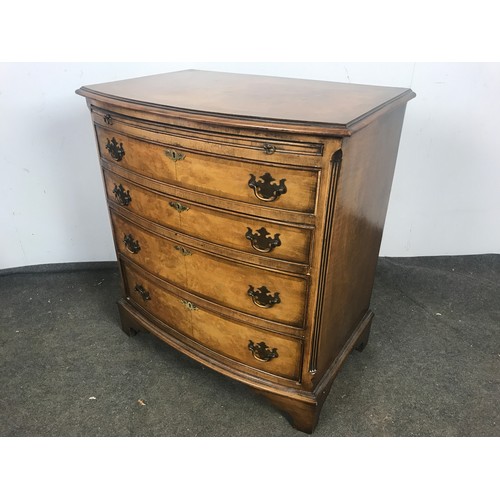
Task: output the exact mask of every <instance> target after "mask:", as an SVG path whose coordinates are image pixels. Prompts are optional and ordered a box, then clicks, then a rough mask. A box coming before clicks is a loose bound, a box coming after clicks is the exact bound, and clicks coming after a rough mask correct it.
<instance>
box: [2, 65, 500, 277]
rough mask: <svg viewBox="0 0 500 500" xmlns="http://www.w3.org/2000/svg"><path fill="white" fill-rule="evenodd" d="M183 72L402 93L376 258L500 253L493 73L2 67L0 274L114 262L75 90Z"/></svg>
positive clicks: (490, 69)
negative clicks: (405, 95) (408, 95)
mask: <svg viewBox="0 0 500 500" xmlns="http://www.w3.org/2000/svg"><path fill="white" fill-rule="evenodd" d="M185 68H199V69H211V70H221V71H232V72H241V73H256V74H268V75H276V76H289V77H300V78H310V79H324V80H332V81H344V82H352V83H365V84H376V85H389V86H401V87H411V88H412V89H413V90H414V91H415V92H416V93H417V98H416V99H414V100H412V101H410V102H409V104H408V108H407V114H406V119H405V124H404V128H403V134H402V140H401V145H400V152H399V157H398V163H397V166H396V175H395V179H394V184H393V189H392V193H391V201H390V205H389V212H388V215H387V222H386V228H385V232H384V238H383V241H382V248H381V255H384V256H417V255H450V254H475V253H500V227H499V226H500V224H499V221H500V189H499V188H500V169H499V168H498V167H499V161H498V159H497V158H498V157H497V147H496V142H497V141H498V125H497V119H496V118H497V116H500V100H499V99H498V88H500V64H479V63H473V64H466V63H459V64H437V63H432V64H427V63H416V64H413V63H397V64H385V63H384V64H378V63H353V64H351V63H349V64H348V63H314V64H308V63H283V64H281V63H213V64H210V63H186V64H183V63H170V64H169V63H164V64H160V63H156V64H152V63H147V64H146V63H143V64H131V63H120V64H109V63H87V64H85V63H69V64H65V63H64V64H63V63H51V64H50V63H49V64H45V63H19V64H16V63H12V64H0V173H1V182H0V229H1V232H0V236H1V242H0V268H9V267H18V266H25V265H32V264H43V263H56V262H57V263H59V262H81V261H99V260H113V259H114V258H115V256H114V251H113V245H112V239H111V232H110V226H109V221H108V215H107V211H106V206H105V202H104V194H103V189H102V186H101V174H100V171H99V165H98V162H97V155H96V148H95V145H94V137H93V131H92V127H91V122H90V117H89V113H88V110H87V107H86V105H85V101H84V99H83V98H81V97H79V96H77V95H76V94H75V93H74V91H75V89H77V88H79V87H80V86H81V85H85V84H92V83H100V82H105V81H111V80H117V79H122V78H131V77H135V76H143V75H148V74H155V73H161V72H168V71H175V70H179V69H185Z"/></svg>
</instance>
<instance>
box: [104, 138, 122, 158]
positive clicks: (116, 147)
mask: <svg viewBox="0 0 500 500" xmlns="http://www.w3.org/2000/svg"><path fill="white" fill-rule="evenodd" d="M106 140H107V141H108V142H107V144H106V149H107V150H108V151H109V154H110V155H111V158H113V160H116V161H121V160H122V158H123V157H124V156H125V150H124V149H123V143H121V142H120V144H118V141H117V140H116V139H115V138H114V137H113V138H112V139H111V140H109V139H108V138H106Z"/></svg>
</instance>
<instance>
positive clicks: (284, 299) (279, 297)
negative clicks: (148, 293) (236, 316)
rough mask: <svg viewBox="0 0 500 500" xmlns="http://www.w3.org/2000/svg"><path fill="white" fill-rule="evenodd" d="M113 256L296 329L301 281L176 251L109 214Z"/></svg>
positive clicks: (302, 299) (301, 314) (301, 313)
mask: <svg viewBox="0 0 500 500" xmlns="http://www.w3.org/2000/svg"><path fill="white" fill-rule="evenodd" d="M111 219H112V222H113V230H114V236H115V242H116V246H117V251H119V252H121V253H123V254H124V255H126V256H127V257H128V258H129V259H130V260H131V261H133V262H134V263H135V264H138V265H139V266H141V267H142V268H143V269H145V270H147V271H149V272H151V273H152V274H154V275H156V276H158V277H160V278H162V279H164V280H166V281H168V282H169V283H172V284H173V285H175V286H178V287H180V288H183V289H185V290H187V291H189V292H192V293H194V294H196V295H199V296H201V297H203V298H205V299H206V300H209V301H211V302H214V303H217V304H220V305H222V306H225V307H228V308H231V309H235V310H237V311H241V312H243V313H246V314H250V315H253V316H257V317H259V318H264V319H266V320H270V321H275V322H279V323H283V324H285V325H291V326H294V327H298V328H301V327H303V324H304V318H305V304H306V295H307V284H308V282H307V278H305V277H304V278H302V277H298V276H294V275H290V274H285V273H280V272H276V271H272V270H268V269H261V268H259V267H256V266H251V265H246V264H242V263H237V262H233V261H231V260H228V259H225V258H222V257H219V256H216V255H213V254H210V253H207V252H204V251H201V250H199V249H194V248H190V247H189V248H188V247H185V246H181V245H179V244H178V243H176V242H175V241H174V240H170V239H168V238H165V237H163V236H159V235H157V234H154V233H152V232H150V231H148V230H146V229H144V228H141V227H139V226H137V225H135V224H133V223H132V222H130V221H128V220H127V219H125V218H122V217H120V216H118V215H117V214H116V213H114V212H112V213H111Z"/></svg>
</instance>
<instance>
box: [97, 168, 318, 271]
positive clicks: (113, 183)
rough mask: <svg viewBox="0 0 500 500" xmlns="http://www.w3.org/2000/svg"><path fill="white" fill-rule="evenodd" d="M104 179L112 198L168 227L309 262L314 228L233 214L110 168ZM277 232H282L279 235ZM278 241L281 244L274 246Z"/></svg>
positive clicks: (251, 250) (254, 251) (255, 251)
mask: <svg viewBox="0 0 500 500" xmlns="http://www.w3.org/2000/svg"><path fill="white" fill-rule="evenodd" d="M104 180H105V185H106V192H107V196H108V199H109V200H111V201H113V202H115V203H118V204H119V205H121V206H122V207H123V208H124V209H125V210H129V211H131V212H132V213H134V214H136V215H139V216H141V217H145V218H146V219H149V220H151V221H153V222H156V223H158V224H161V225H163V226H165V227H168V228H170V229H173V230H175V231H179V232H182V233H184V234H187V235H189V236H194V237H196V238H201V239H203V240H205V241H208V242H210V243H215V244H217V245H224V246H227V247H229V248H234V249H236V250H241V251H244V252H249V253H252V254H256V255H266V256H271V257H272V258H275V259H282V260H286V261H290V262H299V263H305V264H307V263H308V262H309V254H310V248H311V240H312V228H302V227H296V226H291V225H284V224H279V223H276V222H269V221H266V220H265V219H260V218H255V217H248V216H244V215H241V216H240V215H232V214H229V213H227V212H224V211H222V210H217V209H214V208H209V207H206V206H203V205H197V204H193V203H191V202H186V201H184V200H179V199H174V198H169V197H167V196H165V195H163V194H161V193H158V192H156V191H152V190H150V189H147V188H145V187H142V186H139V185H138V184H136V183H134V182H131V181H129V180H127V179H124V178H123V177H120V176H118V175H116V174H114V173H111V172H109V171H106V170H105V171H104ZM262 228H264V229H265V231H266V232H267V233H269V236H268V237H266V238H265V239H262V240H261V239H258V240H257V239H248V237H247V234H248V231H249V229H251V233H252V235H257V236H258V235H259V233H257V231H259V230H261V229H262ZM275 235H278V236H277V238H276V237H275ZM249 236H250V235H249ZM277 242H279V246H273V245H274V244H275V243H277Z"/></svg>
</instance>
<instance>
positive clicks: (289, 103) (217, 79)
mask: <svg viewBox="0 0 500 500" xmlns="http://www.w3.org/2000/svg"><path fill="white" fill-rule="evenodd" d="M77 93H78V94H80V95H84V96H86V97H90V98H95V99H99V98H101V99H102V98H105V99H107V100H113V101H118V102H121V103H123V102H125V103H129V104H134V105H139V106H149V107H154V108H159V109H165V110H181V111H187V112H196V113H202V114H209V115H214V116H230V117H237V118H239V119H242V120H245V119H247V120H248V119H264V120H269V121H275V122H294V123H304V124H308V123H309V124H323V125H325V126H327V125H330V126H336V127H340V128H349V127H351V126H353V125H354V124H355V123H357V122H359V121H360V120H362V119H364V118H366V117H367V116H369V115H371V114H373V113H375V112H376V111H378V110H379V109H381V108H383V107H385V106H388V105H389V104H391V103H393V102H395V101H398V102H406V101H408V100H410V99H412V98H413V97H414V95H415V94H414V93H413V92H412V91H411V90H410V89H404V88H395V87H381V86H372V85H358V84H350V83H334V82H327V81H318V80H302V79H295V78H282V77H271V76H257V75H243V74H236V73H222V72H214V71H200V70H185V71H177V72H173V73H165V74H160V75H153V76H146V77H140V78H132V79H128V80H121V81H116V82H109V83H102V84H97V85H88V86H84V87H82V88H81V89H79V90H78V91H77Z"/></svg>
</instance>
